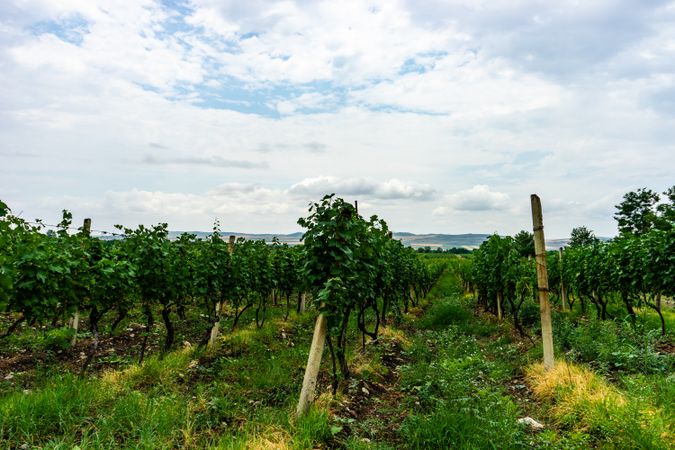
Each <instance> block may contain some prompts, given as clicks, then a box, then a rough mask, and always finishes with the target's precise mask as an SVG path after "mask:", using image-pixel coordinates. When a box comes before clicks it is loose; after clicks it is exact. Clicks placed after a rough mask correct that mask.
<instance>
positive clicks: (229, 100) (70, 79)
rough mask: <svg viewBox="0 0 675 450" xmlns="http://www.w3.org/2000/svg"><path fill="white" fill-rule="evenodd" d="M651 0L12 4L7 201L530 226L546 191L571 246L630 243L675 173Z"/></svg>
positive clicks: (668, 45)
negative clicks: (621, 216) (534, 205)
mask: <svg viewBox="0 0 675 450" xmlns="http://www.w3.org/2000/svg"><path fill="white" fill-rule="evenodd" d="M648 3H649V2H647V3H645V2H635V1H633V2H628V3H622V4H619V3H616V2H610V1H600V2H594V3H593V4H590V3H588V4H580V3H578V2H571V1H570V2H567V1H564V2H562V3H556V4H555V5H554V4H551V3H547V2H534V3H533V2H525V1H516V2H506V1H504V2H496V3H495V2H493V3H490V4H489V5H487V4H483V3H480V2H478V3H477V2H468V1H450V2H445V1H443V2H438V1H435V0H428V1H420V2H405V1H393V2H389V1H383V0H376V1H374V2H369V3H363V2H360V1H348V2H339V3H336V2H329V1H325V2H308V1H300V2H292V1H288V2H287V1H283V2H268V1H262V0H253V1H248V2H235V1H216V0H194V1H193V2H191V3H189V4H186V6H187V7H188V9H190V8H192V11H191V12H190V13H189V14H188V16H182V15H181V13H180V12H179V11H178V10H177V9H172V7H171V6H167V4H164V3H160V2H158V1H150V0H144V1H139V2H128V1H121V0H120V1H116V2H109V1H105V2H104V1H102V0H91V1H90V0H87V1H84V0H80V1H68V2H65V1H47V0H26V1H21V2H19V1H16V2H14V1H11V0H8V1H5V2H2V4H0V68H1V69H2V70H0V103H1V104H2V111H0V197H2V199H3V201H6V202H8V203H10V205H11V206H13V207H15V209H18V210H25V211H26V214H27V215H28V216H32V217H45V218H46V219H48V220H49V219H53V218H54V215H58V213H59V211H60V210H61V208H64V207H65V208H69V209H78V210H80V211H82V213H83V214H85V213H87V212H90V213H91V214H94V213H96V214H98V218H97V219H96V220H97V221H98V223H100V225H101V226H104V225H105V224H111V223H116V222H122V223H133V222H134V221H140V220H144V221H149V223H152V222H157V221H169V223H170V224H172V226H175V227H176V228H182V229H189V228H191V229H195V228H201V229H209V228H210V223H211V222H212V219H213V217H212V216H214V215H216V214H222V215H223V216H224V217H227V223H229V224H231V226H232V227H235V226H236V227H238V228H239V229H240V230H255V231H283V230H281V228H283V229H284V230H288V231H293V230H295V229H297V226H296V225H295V221H296V219H297V217H299V216H300V215H302V214H304V213H305V212H306V211H305V206H306V202H308V201H312V200H313V201H316V200H317V199H318V196H320V195H323V194H325V193H326V192H329V191H333V190H335V191H338V192H341V193H342V194H343V195H353V196H357V197H358V199H359V200H361V199H363V202H362V203H361V202H360V205H359V206H360V208H363V209H364V211H368V212H369V213H370V212H372V213H376V214H378V215H380V216H382V217H384V218H385V219H387V220H388V221H389V222H390V224H391V225H392V227H393V228H394V229H398V230H403V229H405V230H411V231H420V232H422V231H442V232H469V231H475V232H478V231H487V232H491V231H496V230H498V231H500V232H505V233H509V232H517V231H518V230H520V229H523V228H525V229H527V228H529V216H528V214H529V210H528V208H529V195H530V194H531V193H532V192H537V193H539V194H540V195H541V197H542V201H543V203H544V209H545V213H546V218H547V225H546V226H547V232H550V233H549V234H548V235H550V236H551V237H558V236H564V235H565V234H567V233H568V232H569V229H571V227H572V226H577V225H582V224H583V225H587V226H589V227H591V228H593V229H594V230H596V232H598V234H603V235H607V234H611V233H614V232H615V230H616V227H615V224H614V221H613V219H612V218H611V214H609V213H607V211H610V212H611V210H612V208H613V205H614V204H616V203H617V202H618V201H619V200H620V198H621V195H622V193H624V192H626V191H628V190H630V189H635V188H637V187H641V186H648V187H651V188H653V189H655V190H659V191H661V190H663V189H665V188H666V187H668V186H669V185H670V184H672V172H673V167H675V159H674V158H675V156H674V155H675V144H673V143H674V142H675V113H674V111H675V107H674V106H673V105H675V101H674V100H673V99H675V95H674V94H673V93H674V92H675V88H674V86H675V79H674V78H673V75H672V74H673V69H674V66H673V61H675V58H674V57H673V56H674V55H675V53H673V51H674V49H675V35H673V30H675V26H673V24H674V23H675V9H674V7H673V6H672V2H671V4H670V6H668V4H667V3H662V2H652V3H649V4H648ZM59 27H61V29H59ZM535 153H536V154H545V155H546V156H545V157H543V158H540V159H538V160H537V161H536V164H534V163H533V164H532V165H530V166H528V165H524V164H521V163H518V162H517V160H516V158H517V155H522V154H535ZM25 155H32V156H33V157H31V158H26V157H25ZM144 160H145V161H146V162H147V161H149V162H155V164H148V163H143V161H144ZM157 162H159V164H157ZM534 166H536V167H534ZM535 168H536V171H535V170H534V169H535ZM321 174H330V177H328V176H321ZM298 180H300V181H298ZM401 180H404V181H401ZM477 184H479V185H480V186H475V185H477ZM214 186H219V187H216V188H214ZM432 186H433V187H432ZM471 186H474V187H473V188H471ZM481 186H490V187H491V188H486V187H481ZM221 192H222V194H221ZM45 193H49V197H46V194H45ZM453 193H454V194H453ZM505 196H506V197H505ZM436 198H442V199H445V200H443V201H442V202H441V203H440V205H438V208H437V209H436V210H435V212H436V215H433V214H432V211H433V208H429V203H428V202H423V201H417V200H429V199H436ZM103 199H107V200H105V201H103ZM214 199H218V200H217V201H216V200H214ZM59 202H60V203H59ZM96 205H99V208H100V209H98V210H97V209H96V208H97V206H96ZM101 205H108V206H110V208H111V211H114V212H111V213H106V212H105V210H104V209H103V206H101ZM127 205H128V207H127ZM176 205H178V206H176ZM477 205H480V207H481V208H485V209H483V210H475V209H471V208H477V207H478V206H477ZM588 205H592V207H589V206H588ZM602 205H605V206H604V207H603V206H602ZM113 206H114V208H113ZM262 211H266V212H265V213H263V212H262ZM597 211H602V214H604V216H603V217H604V218H603V217H600V214H599V213H597ZM439 213H441V214H439ZM106 214H108V215H107V216H106Z"/></svg>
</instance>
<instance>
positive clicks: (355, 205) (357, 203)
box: [354, 200, 359, 216]
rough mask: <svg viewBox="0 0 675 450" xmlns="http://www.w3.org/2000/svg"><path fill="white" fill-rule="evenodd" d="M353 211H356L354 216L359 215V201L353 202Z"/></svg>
mask: <svg viewBox="0 0 675 450" xmlns="http://www.w3.org/2000/svg"><path fill="white" fill-rule="evenodd" d="M354 209H355V210H356V215H357V216H358V215H359V201H358V200H354Z"/></svg>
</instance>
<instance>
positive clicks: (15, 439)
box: [0, 190, 675, 448]
mask: <svg viewBox="0 0 675 450" xmlns="http://www.w3.org/2000/svg"><path fill="white" fill-rule="evenodd" d="M671 191H673V190H671ZM671 196H672V192H671ZM670 200H671V203H673V204H671V205H670V207H668V204H666V206H665V207H664V206H663V205H660V206H659V208H658V210H656V209H655V212H654V214H653V215H652V216H651V219H650V220H651V221H650V222H649V224H647V225H643V226H642V228H639V229H638V228H634V229H631V228H630V227H631V226H633V225H634V224H635V221H631V220H627V219H626V217H628V214H627V213H626V214H624V215H621V211H620V212H619V215H620V217H621V218H623V219H624V222H623V226H624V228H625V232H622V233H621V235H620V236H619V237H617V238H616V239H613V240H611V241H610V242H604V241H600V240H599V239H596V238H594V236H592V233H590V232H588V230H577V231H581V232H583V231H586V232H587V233H586V234H584V233H580V234H581V235H582V238H583V239H578V241H575V240H574V239H573V242H572V243H571V244H570V246H568V247H566V248H565V249H564V250H562V249H561V250H560V251H550V252H548V253H537V252H536V251H535V246H534V239H533V238H534V236H533V235H532V234H531V233H529V232H526V231H523V232H521V233H519V234H517V235H515V236H513V237H510V236H499V235H497V234H495V235H493V236H491V237H490V238H489V239H488V240H486V241H485V242H484V243H483V244H482V245H481V246H480V248H479V249H477V250H475V251H474V252H473V253H472V254H470V255H468V256H457V255H449V254H440V255H435V254H419V253H417V252H415V251H414V250H412V249H411V248H408V247H404V246H403V245H402V244H401V242H400V241H398V240H395V239H392V237H391V233H390V231H389V229H388V226H387V224H386V222H385V221H383V220H381V219H380V218H378V217H377V216H372V217H370V218H368V219H366V218H363V217H362V216H360V215H359V213H358V209H357V207H356V206H355V205H352V204H350V203H347V202H345V201H344V200H342V199H340V198H337V197H335V196H333V195H329V196H326V197H324V198H323V199H322V200H321V201H319V202H317V203H313V204H311V205H310V208H309V214H308V216H307V217H304V218H301V219H299V221H298V223H299V224H300V225H301V226H302V227H303V228H304V229H305V233H304V236H303V245H299V246H295V247H291V246H288V245H286V244H281V243H279V242H277V241H275V242H272V243H265V242H264V241H248V240H244V239H239V240H235V239H234V238H233V237H231V238H230V239H229V240H228V239H227V237H226V236H223V235H222V233H221V232H220V227H219V224H218V223H216V224H215V225H214V228H213V233H212V234H211V236H210V237H209V238H208V239H203V240H202V239H197V238H196V237H195V236H194V235H191V234H183V235H181V236H180V237H178V238H177V239H174V240H170V239H169V238H168V235H169V233H168V225H167V224H158V225H156V226H152V227H144V226H139V227H138V228H136V229H131V228H125V227H122V226H120V227H119V233H118V234H119V236H118V239H112V240H101V239H98V238H95V237H92V236H91V232H90V229H91V228H90V227H91V223H90V222H88V221H85V223H84V224H83V226H82V227H81V228H80V229H79V230H74V229H73V224H72V220H71V219H72V216H71V214H70V213H69V212H67V211H64V212H63V220H62V222H61V223H60V224H58V226H57V227H56V228H55V230H52V229H51V228H48V227H47V226H46V225H44V224H42V223H41V222H40V221H37V222H35V223H31V222H27V221H25V220H24V219H21V218H20V217H17V216H16V215H13V214H12V211H11V210H10V209H9V207H8V206H7V205H6V204H4V203H2V202H0V248H1V249H2V251H1V252H0V288H1V290H0V311H1V312H2V317H1V319H0V327H1V328H0V333H2V337H0V393H1V397H0V411H1V417H2V418H0V446H2V447H3V448H19V447H21V448H72V447H76V446H77V447H78V448H173V447H178V448H317V447H319V448H448V446H450V447H455V446H456V447H458V448H533V447H534V448H588V447H604V446H607V447H609V448H675V438H674V436H675V434H674V433H675V430H674V429H673V427H674V422H675V417H674V416H673V408H672V405H673V404H675V391H674V390H673V385H674V383H673V381H674V379H673V369H674V368H675V356H674V348H675V347H674V345H673V325H675V314H674V313H673V307H672V298H673V296H674V295H675V227H674V225H673V224H674V221H673V216H672V214H673V211H674V210H675V208H674V207H673V205H675V202H672V200H673V199H672V198H670ZM619 224H620V226H622V225H621V224H622V222H621V221H620V220H619ZM535 231H536V226H535ZM573 234H574V233H573ZM573 237H574V236H573ZM542 239H543V236H542ZM535 254H537V255H540V256H542V255H543V256H544V259H545V266H546V268H547V269H548V270H547V274H548V275H547V276H548V287H547V289H546V290H547V292H548V295H549V296H550V297H549V299H550V302H551V304H552V305H553V317H552V322H553V342H554V344H555V352H556V361H557V362H556V364H555V367H554V368H547V369H544V368H543V367H542V366H541V364H540V360H541V358H542V345H541V324H540V321H539V311H540V309H539V308H540V305H539V304H538V300H537V298H538V297H537V296H538V294H540V293H541V292H542V291H541V285H539V286H538V284H537V283H538V278H537V277H538V275H537V266H538V263H537V258H535V256H536V255H535ZM540 265H541V264H540ZM539 268H540V269H541V267H539ZM317 316H318V318H317ZM312 329H314V334H313V333H312ZM322 329H323V330H324V331H323V332H324V333H325V335H324V334H321V333H322V331H321V330H322ZM324 340H325V344H326V349H325V351H324V350H323V343H324ZM324 353H325V357H324V358H322V355H323V354H324ZM308 356H309V360H308ZM313 358H315V359H313ZM563 361H566V362H563ZM313 366H315V368H316V371H317V372H316V373H314V374H311V373H310V372H311V368H312V367H313ZM303 375H304V381H303ZM308 386H309V387H310V392H309V393H308V394H307V396H306V397H305V398H306V400H307V402H308V404H307V407H306V408H305V407H301V406H300V405H302V403H303V400H302V398H303V397H302V395H305V389H306V388H307V387H308ZM301 387H302V390H303V393H302V394H301ZM299 397H300V398H301V400H300V404H298V398H299ZM296 407H297V410H296ZM296 411H297V413H296ZM532 417H535V418H536V419H537V420H538V421H542V422H544V425H541V424H539V423H538V422H537V420H533V419H532ZM532 422H534V425H533V424H532ZM539 427H542V428H543V429H539Z"/></svg>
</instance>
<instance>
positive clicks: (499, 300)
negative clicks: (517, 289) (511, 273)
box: [497, 292, 504, 320]
mask: <svg viewBox="0 0 675 450" xmlns="http://www.w3.org/2000/svg"><path fill="white" fill-rule="evenodd" d="M502 303H504V295H503V294H502V293H501V292H497V319H499V320H502V319H503V318H504V313H503V312H502Z"/></svg>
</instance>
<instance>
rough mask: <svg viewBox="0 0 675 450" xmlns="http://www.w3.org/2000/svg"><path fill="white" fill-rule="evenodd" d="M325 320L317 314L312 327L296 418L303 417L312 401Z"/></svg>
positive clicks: (322, 344)
mask: <svg viewBox="0 0 675 450" xmlns="http://www.w3.org/2000/svg"><path fill="white" fill-rule="evenodd" d="M326 332H327V320H326V316H324V315H323V314H319V317H317V318H316V325H315V326H314V336H312V345H311V347H310V349H309V357H308V358H307V367H306V368H305V377H304V379H303V380H302V391H300V399H299V400H298V408H297V416H298V417H301V416H303V415H304V414H305V413H306V412H307V410H308V409H309V407H310V405H311V404H312V402H313V401H314V395H315V394H316V382H317V378H318V376H319V369H320V368H321V356H322V355H323V347H324V345H325V343H326Z"/></svg>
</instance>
